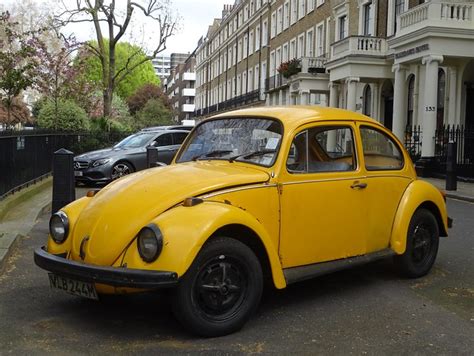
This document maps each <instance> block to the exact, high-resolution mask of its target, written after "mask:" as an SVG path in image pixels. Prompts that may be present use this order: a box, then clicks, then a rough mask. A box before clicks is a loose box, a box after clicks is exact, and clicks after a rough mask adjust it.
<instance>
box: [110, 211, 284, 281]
mask: <svg viewBox="0 0 474 356" xmlns="http://www.w3.org/2000/svg"><path fill="white" fill-rule="evenodd" d="M152 222H153V223H155V224H156V225H157V226H158V227H159V228H160V230H161V232H162V234H163V239H164V246H163V250H162V252H161V254H160V256H159V257H158V259H157V260H156V261H155V262H152V263H145V262H144V261H143V260H142V259H141V257H140V255H139V253H138V249H137V242H136V239H135V240H134V241H133V242H132V244H131V245H130V246H129V248H128V249H127V251H126V252H125V254H124V255H123V256H122V257H121V258H120V259H119V260H118V261H117V262H116V264H115V265H117V266H120V265H121V266H123V265H124V264H126V265H127V267H129V268H140V269H155V270H163V271H173V272H176V273H177V274H178V276H179V277H181V276H183V275H184V273H186V271H187V270H188V268H189V267H190V265H191V263H192V262H193V261H194V259H195V258H196V256H197V254H198V253H199V251H200V250H201V248H202V246H203V245H204V244H205V243H206V241H207V240H208V239H209V238H210V237H211V236H212V235H213V234H214V233H215V232H216V231H217V230H219V229H220V228H222V227H225V226H228V225H235V224H239V225H243V226H246V227H248V228H249V229H251V230H252V231H253V232H255V234H256V235H257V236H258V237H259V238H260V240H261V242H262V244H263V245H264V247H265V250H266V253H267V256H268V260H269V263H270V268H271V272H272V278H273V282H274V284H275V287H276V288H279V289H281V288H284V287H286V281H285V278H284V276H283V271H282V267H281V264H280V260H279V257H278V250H277V248H276V246H274V243H273V242H272V240H271V238H270V236H269V235H268V233H267V231H266V230H265V229H264V227H263V226H262V225H261V224H260V223H259V222H258V221H257V220H256V219H255V217H253V216H252V215H250V214H249V213H247V212H246V211H244V210H242V209H240V208H237V207H235V206H232V205H228V204H224V203H219V202H204V203H201V204H199V205H196V206H193V207H184V206H178V207H175V208H173V209H171V210H168V211H167V212H165V213H163V214H161V215H160V216H158V217H157V218H156V219H154V221H152Z"/></svg>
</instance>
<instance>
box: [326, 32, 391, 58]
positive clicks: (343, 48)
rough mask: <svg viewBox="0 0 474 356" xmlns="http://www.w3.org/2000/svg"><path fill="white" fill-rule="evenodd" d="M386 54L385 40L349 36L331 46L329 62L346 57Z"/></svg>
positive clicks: (381, 55) (386, 45) (382, 55)
mask: <svg viewBox="0 0 474 356" xmlns="http://www.w3.org/2000/svg"><path fill="white" fill-rule="evenodd" d="M387 54H388V44H387V40H386V39H385V38H381V37H372V36H350V37H346V38H344V39H342V40H340V41H338V42H335V43H333V44H332V45H331V61H334V60H337V59H340V58H344V57H347V56H364V57H366V56H377V57H384V56H386V55H387Z"/></svg>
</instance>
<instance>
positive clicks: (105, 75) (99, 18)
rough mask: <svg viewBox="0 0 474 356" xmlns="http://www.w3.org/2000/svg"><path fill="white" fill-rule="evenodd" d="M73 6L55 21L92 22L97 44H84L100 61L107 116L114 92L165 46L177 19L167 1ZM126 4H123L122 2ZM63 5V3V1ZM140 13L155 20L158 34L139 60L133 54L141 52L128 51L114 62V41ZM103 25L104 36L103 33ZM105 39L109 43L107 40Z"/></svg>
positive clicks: (90, 1)
mask: <svg viewBox="0 0 474 356" xmlns="http://www.w3.org/2000/svg"><path fill="white" fill-rule="evenodd" d="M75 3H76V6H75V7H74V8H65V9H64V11H62V12H61V13H59V14H57V16H55V19H56V23H57V24H58V25H59V26H63V25H65V24H68V23H84V22H86V23H91V24H93V26H94V29H95V34H96V39H97V43H96V45H93V44H91V43H88V44H87V46H88V48H89V50H90V51H91V53H92V54H94V55H95V56H96V57H97V58H98V59H99V62H100V69H101V71H102V91H103V97H104V100H103V103H104V116H106V117H109V115H110V110H111V104H112V98H113V93H114V91H115V89H116V87H117V85H118V84H119V83H121V82H122V81H123V80H124V79H125V78H126V77H127V76H128V75H129V74H130V73H132V72H133V70H134V69H135V68H137V67H139V66H140V65H141V64H143V63H145V62H146V61H149V60H151V59H153V58H155V57H156V56H157V55H158V54H159V53H160V52H162V51H163V50H165V49H166V40H167V39H168V38H169V37H170V36H171V35H173V34H174V31H175V29H176V19H174V18H173V16H172V15H171V8H170V0H146V1H145V0H142V1H140V0H136V1H132V0H126V2H125V1H122V2H120V4H122V8H120V5H119V7H117V4H118V2H116V1H115V0H109V1H107V3H106V1H105V0H76V2H75ZM124 3H125V4H124ZM63 4H64V3H63ZM137 12H138V14H141V15H142V16H144V17H145V18H146V19H148V20H151V21H154V22H155V23H156V25H157V26H158V28H159V34H158V36H157V39H156V42H155V44H154V46H153V49H152V50H151V52H150V53H148V54H147V55H146V56H145V57H144V58H142V59H141V60H138V61H136V60H135V59H136V57H137V56H139V55H140V53H141V51H135V52H133V53H131V54H130V55H129V56H128V58H127V60H126V62H125V64H124V65H122V66H118V65H117V61H116V59H117V58H116V54H117V53H116V49H117V44H118V43H119V41H120V40H121V39H122V37H123V36H124V35H125V33H126V32H127V29H128V28H129V26H130V24H131V21H132V18H135V17H134V13H137ZM104 28H105V30H106V33H107V35H106V36H104V33H103V29H104ZM107 38H108V42H107V41H106V39H107Z"/></svg>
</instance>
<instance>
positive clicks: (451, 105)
mask: <svg viewBox="0 0 474 356" xmlns="http://www.w3.org/2000/svg"><path fill="white" fill-rule="evenodd" d="M448 73H449V76H448V80H449V92H448V95H449V96H448V124H449V125H455V124H456V123H457V122H458V121H459V118H458V117H457V112H456V90H457V86H458V80H457V79H458V78H457V76H458V71H457V69H456V67H451V68H449V70H448Z"/></svg>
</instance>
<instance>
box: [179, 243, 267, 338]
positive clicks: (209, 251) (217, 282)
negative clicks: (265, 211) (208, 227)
mask: <svg viewBox="0 0 474 356" xmlns="http://www.w3.org/2000/svg"><path fill="white" fill-rule="evenodd" d="M262 289H263V277H262V269H261V266H260V263H259V261H258V259H257V257H256V256H255V254H254V253H253V251H252V250H251V249H250V248H249V247H247V246H246V245H245V244H243V243H241V242H240V241H237V240H235V239H232V238H226V237H219V238H216V239H213V240H211V241H210V242H208V243H207V244H206V245H204V247H203V248H202V250H201V251H200V252H199V254H198V256H197V257H196V259H195V260H194V262H193V263H192V265H191V267H190V268H189V269H188V271H187V272H186V274H185V275H184V276H183V278H182V279H181V281H180V283H179V285H178V287H177V288H176V295H175V298H174V300H173V310H174V313H175V315H176V318H177V319H178V320H179V321H180V322H181V323H182V324H183V325H184V326H185V327H186V328H188V329H189V330H190V331H192V332H194V333H196V334H199V335H202V336H207V337H213V336H221V335H226V334H230V333H232V332H235V331H237V330H239V329H240V328H241V327H242V326H243V325H244V324H245V322H246V321H247V320H248V319H249V317H250V316H251V315H252V313H253V312H254V311H255V310H256V309H257V307H258V304H259V302H260V298H261V295H262Z"/></svg>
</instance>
